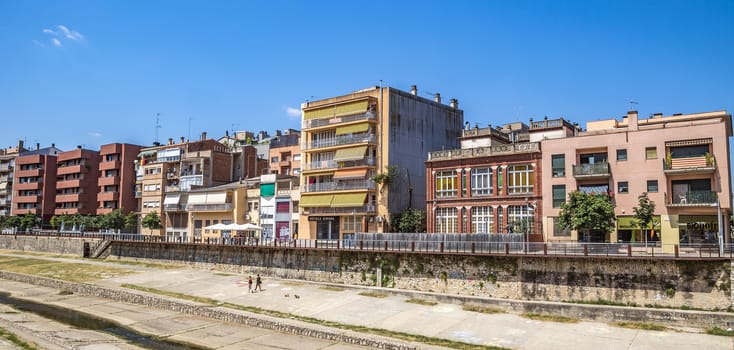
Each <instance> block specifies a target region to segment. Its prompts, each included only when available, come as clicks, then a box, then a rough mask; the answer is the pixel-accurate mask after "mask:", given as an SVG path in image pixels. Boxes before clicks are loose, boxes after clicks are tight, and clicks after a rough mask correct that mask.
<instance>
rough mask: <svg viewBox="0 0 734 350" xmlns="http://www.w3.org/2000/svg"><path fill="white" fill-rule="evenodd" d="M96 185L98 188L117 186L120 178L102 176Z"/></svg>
mask: <svg viewBox="0 0 734 350" xmlns="http://www.w3.org/2000/svg"><path fill="white" fill-rule="evenodd" d="M97 183H98V185H99V186H108V185H119V184H120V177H119V176H103V177H100V178H99V181H97Z"/></svg>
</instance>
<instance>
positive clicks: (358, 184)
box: [304, 180, 375, 192]
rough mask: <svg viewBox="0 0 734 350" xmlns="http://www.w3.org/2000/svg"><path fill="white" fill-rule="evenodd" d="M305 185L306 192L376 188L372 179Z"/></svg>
mask: <svg viewBox="0 0 734 350" xmlns="http://www.w3.org/2000/svg"><path fill="white" fill-rule="evenodd" d="M304 187H305V188H304V189H305V191H304V192H327V191H342V190H355V189H360V190H361V189H365V190H374V189H375V183H374V181H372V180H356V181H335V182H322V183H317V184H310V185H306V186H304Z"/></svg>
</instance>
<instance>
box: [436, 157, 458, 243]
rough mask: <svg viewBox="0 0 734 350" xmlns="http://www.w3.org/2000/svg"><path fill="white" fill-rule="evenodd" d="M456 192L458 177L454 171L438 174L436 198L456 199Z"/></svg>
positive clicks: (439, 172)
mask: <svg viewBox="0 0 734 350" xmlns="http://www.w3.org/2000/svg"><path fill="white" fill-rule="evenodd" d="M456 192H457V188H456V175H454V171H453V170H444V171H438V172H436V197H456ZM452 232H453V231H452Z"/></svg>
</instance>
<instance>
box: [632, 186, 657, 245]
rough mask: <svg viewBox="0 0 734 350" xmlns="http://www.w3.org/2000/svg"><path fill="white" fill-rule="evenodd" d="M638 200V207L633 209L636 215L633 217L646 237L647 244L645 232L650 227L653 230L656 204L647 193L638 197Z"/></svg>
mask: <svg viewBox="0 0 734 350" xmlns="http://www.w3.org/2000/svg"><path fill="white" fill-rule="evenodd" d="M637 200H638V206H636V207H634V208H632V211H633V212H634V213H635V215H633V216H632V217H634V218H635V223H637V226H638V227H639V228H640V232H642V234H643V235H645V242H647V235H646V234H645V231H646V229H647V228H648V226H649V228H650V229H651V230H652V218H653V216H654V214H655V202H653V201H651V200H650V198H649V197H648V196H647V192H642V194H641V195H639V196H638V197H637Z"/></svg>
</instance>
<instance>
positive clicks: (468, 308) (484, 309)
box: [461, 305, 505, 315]
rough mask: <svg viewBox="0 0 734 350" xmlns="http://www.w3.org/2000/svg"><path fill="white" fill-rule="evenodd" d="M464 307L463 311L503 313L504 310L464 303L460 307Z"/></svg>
mask: <svg viewBox="0 0 734 350" xmlns="http://www.w3.org/2000/svg"><path fill="white" fill-rule="evenodd" d="M461 308H462V309H464V311H472V312H479V313H483V314H490V315H491V314H503V313H505V310H502V309H499V308H496V307H484V306H476V305H464V306H462V307H461Z"/></svg>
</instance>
